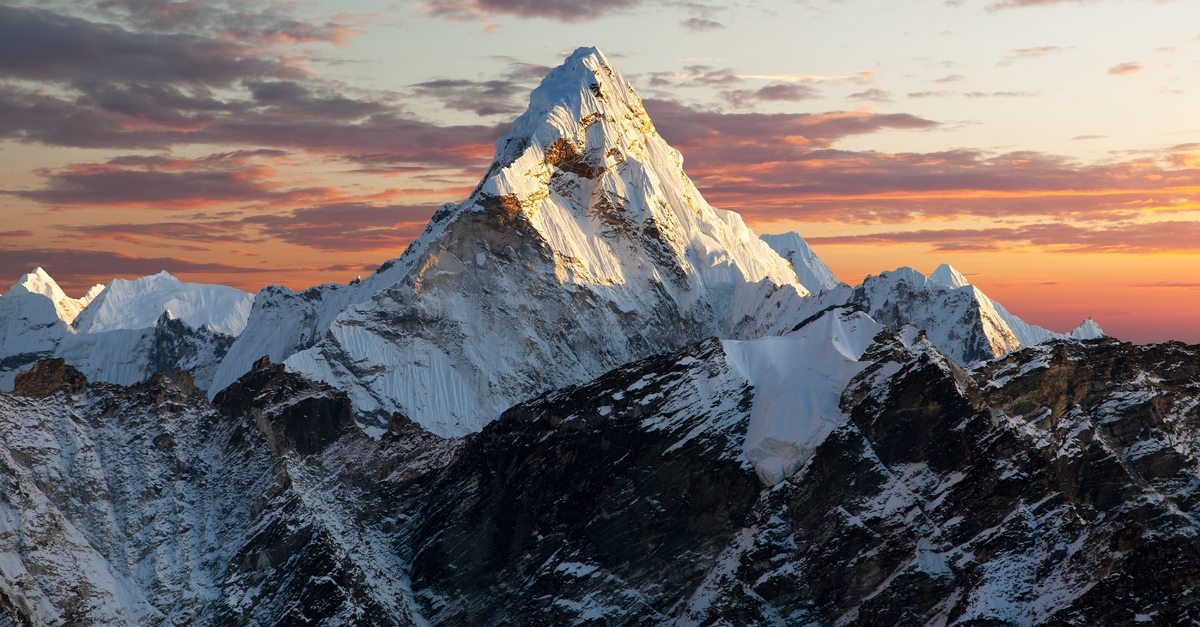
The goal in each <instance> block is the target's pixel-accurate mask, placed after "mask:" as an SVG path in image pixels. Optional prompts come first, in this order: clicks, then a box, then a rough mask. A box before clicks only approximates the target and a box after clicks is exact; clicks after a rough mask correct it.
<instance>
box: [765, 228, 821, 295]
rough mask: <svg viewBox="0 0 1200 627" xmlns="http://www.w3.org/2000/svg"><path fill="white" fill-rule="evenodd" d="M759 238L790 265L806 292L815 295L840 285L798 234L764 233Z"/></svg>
mask: <svg viewBox="0 0 1200 627" xmlns="http://www.w3.org/2000/svg"><path fill="white" fill-rule="evenodd" d="M759 238H761V239H762V241H764V242H766V243H767V245H768V246H770V247H771V249H772V250H774V251H775V252H777V253H779V256H780V257H783V258H784V259H787V260H788V262H789V263H791V264H792V270H793V271H795V273H796V278H798V279H800V284H801V285H803V286H804V287H805V288H807V289H808V291H810V292H813V293H814V294H815V293H817V292H820V291H822V290H831V289H833V288H835V287H837V286H838V285H840V284H841V281H838V280H837V277H835V276H834V275H833V271H832V270H830V269H829V266H827V265H825V262H824V261H821V258H820V257H818V256H817V253H815V252H813V249H812V248H811V247H810V246H809V245H808V242H806V241H804V238H803V237H800V234H799V233H796V232H794V231H792V232H788V233H783V234H780V235H771V234H769V233H766V234H763V235H760V236H759Z"/></svg>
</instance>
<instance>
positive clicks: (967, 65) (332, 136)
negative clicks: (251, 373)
mask: <svg viewBox="0 0 1200 627" xmlns="http://www.w3.org/2000/svg"><path fill="white" fill-rule="evenodd" d="M1197 25H1200V4H1197V3H1194V2H1184V1H1174V2H1170V1H1168V2H1161V1H1154V0H1095V1H1093V2H1076V1H1071V0H1041V1H1032V0H1030V1H1022V2H1011V1H1006V0H958V1H956V2H943V1H942V0H914V1H911V2H892V1H867V0H845V1H837V0H801V1H798V2H797V1H792V0H787V1H778V2H776V1H770V2H745V3H737V4H728V3H723V4H705V3H673V4H666V5H663V4H657V3H651V2H645V1H642V0H619V1H617V2H608V3H595V2H587V1H583V0H558V1H553V2H552V1H549V0H530V1H529V2H521V3H511V2H502V1H499V0H467V1H466V2H453V3H451V2H442V1H441V0H435V1H433V2H424V3H416V4H395V3H391V2H383V1H367V0H355V1H354V2H350V3H344V2H343V3H336V4H335V3H332V2H326V1H324V0H318V1H316V2H313V3H307V4H304V5H292V4H283V5H280V4H274V3H268V2H243V1H238V2H233V1H229V2H198V1H193V2H170V1H168V0H151V1H149V2H136V3H135V2H132V1H131V0H130V1H127V0H117V1H113V2H103V3H99V2H96V3H92V2H83V3H80V2H66V1H64V0H49V1H37V2H33V1H32V0H30V1H24V2H23V1H18V2H17V3H16V4H5V5H0V111H2V112H3V113H2V114H0V216H2V217H3V220H2V221H0V280H7V281H9V282H10V283H11V282H12V281H15V280H16V278H17V277H19V276H20V275H21V274H23V273H25V272H28V271H29V270H31V269H32V268H34V267H36V266H42V267H43V268H45V269H46V270H47V271H48V272H49V273H50V274H51V275H52V276H53V277H54V278H55V279H56V280H57V281H58V282H59V283H60V284H61V285H62V286H63V287H64V288H66V289H67V291H68V292H69V293H71V294H72V295H73V296H78V295H80V294H81V293H82V292H83V291H84V290H85V289H86V288H87V287H88V286H90V285H92V284H94V283H97V282H108V281H109V280H110V279H112V278H114V277H124V278H134V277H137V276H142V275H147V274H154V273H156V272H158V271H159V270H163V269H166V270H169V271H170V272H172V273H174V274H176V275H178V276H180V277H181V278H183V279H185V280H189V281H199V282H213V283H223V284H227V285H232V286H235V287H239V288H241V289H245V290H249V291H254V290H257V289H258V288H260V287H262V286H263V285H265V284H267V283H281V284H286V285H288V286H290V287H292V288H293V289H301V288H304V287H308V286H310V285H313V284H316V283H320V282H328V281H338V282H346V281H349V280H350V279H353V278H354V277H355V276H357V275H360V274H366V273H369V272H371V271H372V270H373V269H374V268H375V267H377V266H378V265H379V264H381V263H382V262H384V261H385V260H387V259H389V258H393V257H396V256H398V255H399V254H400V253H401V252H402V251H403V250H404V247H405V246H406V245H407V243H408V242H409V241H410V240H411V239H412V238H413V237H415V236H416V235H417V234H419V233H420V232H421V230H422V229H423V228H424V227H425V224H426V221H427V220H428V218H429V216H430V215H431V214H432V213H433V211H434V210H436V208H437V207H438V206H439V205H441V204H442V203H444V202H457V201H460V200H462V199H463V198H465V197H466V195H467V194H469V193H470V191H471V190H472V189H473V188H474V186H475V184H476V183H477V182H478V180H479V178H480V177H481V176H482V175H483V173H484V172H485V171H486V169H487V167H488V165H489V163H490V161H491V157H492V151H493V142H494V141H495V140H496V139H497V138H498V137H500V136H501V135H503V134H504V133H505V132H507V130H508V126H509V125H510V124H511V122H512V120H513V119H514V118H515V117H516V116H517V115H518V114H519V113H520V112H521V111H523V110H524V108H525V105H526V103H527V101H528V100H527V99H528V94H529V91H530V90H531V89H532V88H533V87H534V86H536V84H537V83H538V81H539V80H540V78H541V77H542V76H544V75H545V73H546V72H547V71H548V70H549V68H550V67H551V66H553V65H555V64H557V63H558V62H559V61H561V59H562V58H563V56H564V55H565V54H569V53H570V51H571V50H573V49H574V48H576V47H577V46H583V45H588V46H597V47H599V48H600V49H602V50H603V51H604V52H605V54H606V55H607V56H608V57H609V58H610V59H611V60H612V62H613V64H614V65H615V66H616V68H617V69H618V70H620V71H621V72H622V73H623V74H624V75H625V76H626V77H627V78H628V79H629V80H630V81H631V82H632V83H633V84H634V85H635V86H636V87H637V89H638V91H639V94H640V95H641V97H642V98H643V99H644V100H645V104H646V108H647V111H648V112H649V114H650V116H651V118H652V119H653V120H654V123H655V126H656V127H657V130H658V132H659V133H660V134H661V135H662V136H663V137H664V138H665V139H666V140H667V141H668V142H669V143H671V144H672V145H673V146H674V147H675V148H677V149H679V150H680V151H681V152H682V153H683V155H684V157H685V164H684V167H685V169H686V170H687V172H688V174H689V176H691V177H692V178H693V179H694V180H695V182H696V184H697V186H698V187H699V188H700V189H701V191H702V192H703V193H704V194H705V197H706V199H707V200H708V201H709V202H710V203H711V204H712V205H714V206H716V207H720V208H722V209H729V210H734V211H737V212H739V213H741V214H742V215H743V216H744V218H745V220H746V222H747V224H749V225H750V226H751V227H752V228H753V229H754V230H755V231H756V232H758V233H779V232H786V231H791V230H794V231H796V232H799V233H800V234H802V235H803V236H804V237H805V238H807V239H808V240H809V241H810V243H811V244H812V246H813V248H814V249H815V250H816V252H817V254H818V255H820V256H821V257H822V259H824V260H825V261H826V263H827V264H828V265H829V266H830V268H831V269H832V270H833V271H834V273H835V274H837V276H838V277H839V278H840V279H841V280H843V281H846V282H848V283H851V284H853V283H857V282H858V281H860V280H861V279H862V278H863V277H864V276H866V275H867V274H878V273H879V272H880V271H884V270H891V269H895V268H897V267H900V266H910V267H913V268H915V269H917V270H919V271H922V272H924V273H929V272H931V271H932V270H933V268H935V267H936V266H937V265H938V264H940V263H943V262H949V263H951V264H953V265H954V266H955V267H956V268H958V269H959V270H960V271H962V272H963V274H965V275H966V276H967V278H968V279H970V280H971V282H972V283H974V284H976V285H978V286H979V287H980V288H981V289H982V290H983V291H984V292H985V293H987V294H988V295H989V296H991V297H992V298H994V299H995V300H997V301H999V302H1001V303H1003V304H1004V305H1005V306H1006V307H1007V308H1008V309H1009V310H1010V311H1012V312H1013V313H1015V314H1017V315H1019V316H1021V317H1022V318H1024V319H1025V320H1026V321H1028V322H1030V323H1033V324H1039V325H1043V326H1046V327H1048V328H1050V329H1053V330H1055V331H1068V330H1070V329H1071V328H1073V327H1075V325H1077V324H1078V323H1079V321H1080V320H1082V319H1083V318H1085V317H1087V316H1091V317H1093V318H1095V319H1096V321H1097V322H1099V323H1100V325H1101V326H1102V327H1103V328H1104V330H1105V331H1106V332H1108V333H1109V334H1111V335H1113V336H1116V337H1118V338H1121V339H1125V340H1131V341H1136V342H1153V341H1162V340H1168V339H1178V340H1184V341H1187V342H1200V279H1197V278H1196V277H1200V119H1197V116H1196V114H1195V112H1196V111H1198V110H1200V26H1197ZM5 277H7V278H5ZM5 285H7V284H5ZM0 289H3V287H2V286H0Z"/></svg>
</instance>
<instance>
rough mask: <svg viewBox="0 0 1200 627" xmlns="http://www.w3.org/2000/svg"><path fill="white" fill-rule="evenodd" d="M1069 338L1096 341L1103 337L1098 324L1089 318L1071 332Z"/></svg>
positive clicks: (1103, 334)
mask: <svg viewBox="0 0 1200 627" xmlns="http://www.w3.org/2000/svg"><path fill="white" fill-rule="evenodd" d="M1070 336H1071V337H1072V338H1075V339H1077V340H1097V339H1100V338H1102V337H1105V333H1104V330H1103V329H1101V328H1100V324H1099V323H1097V322H1096V321H1095V320H1092V318H1091V317H1090V316H1089V317H1088V318H1086V319H1085V320H1084V321H1083V322H1080V323H1079V326H1078V327H1075V330H1074V331H1071V333H1070Z"/></svg>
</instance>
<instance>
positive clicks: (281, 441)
mask: <svg viewBox="0 0 1200 627" xmlns="http://www.w3.org/2000/svg"><path fill="white" fill-rule="evenodd" d="M213 405H214V406H216V407H217V409H218V410H219V411H220V412H221V413H222V414H224V415H226V416H231V417H232V416H245V417H248V418H249V419H251V420H253V421H254V423H255V424H257V425H258V428H259V429H260V430H261V431H262V433H263V435H264V436H266V438H267V441H268V442H270V443H271V450H272V451H273V452H274V453H275V454H276V455H283V454H284V453H287V452H289V451H296V452H298V453H300V454H302V455H312V454H315V453H319V452H321V451H322V450H324V449H325V447H327V446H328V445H329V444H331V443H332V442H334V441H336V440H337V439H338V438H341V437H342V436H343V435H345V434H347V433H351V432H358V427H357V425H356V423H355V421H354V412H353V410H352V409H351V408H350V400H349V399H348V398H346V395H345V394H344V393H342V392H340V391H338V390H335V389H333V388H331V387H329V386H328V385H325V384H324V383H317V382H313V381H309V380H308V379H305V378H304V377H301V376H299V375H296V374H293V373H289V372H287V369H286V368H284V366H283V365H282V364H279V365H272V364H271V362H270V359H268V358H266V357H263V358H262V359H259V360H258V361H257V362H255V364H254V368H253V369H252V370H251V371H250V372H248V373H246V374H245V375H243V376H242V378H241V379H238V381H237V383H234V384H233V385H231V386H229V387H227V388H225V389H224V390H222V391H221V392H220V393H218V394H217V396H216V398H214V399H213ZM359 433H361V432H359Z"/></svg>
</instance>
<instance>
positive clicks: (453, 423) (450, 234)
mask: <svg viewBox="0 0 1200 627" xmlns="http://www.w3.org/2000/svg"><path fill="white" fill-rule="evenodd" d="M682 163H683V159H682V157H681V156H680V154H679V153H678V152H677V151H675V150H674V149H672V148H671V147H670V146H668V145H667V144H666V142H665V141H663V139H662V138H661V137H659V136H658V134H657V133H656V132H655V130H654V126H653V124H652V123H651V121H650V119H649V118H648V117H647V116H646V112H645V110H644V109H643V107H642V104H641V100H640V99H639V98H638V97H637V94H636V93H635V92H634V91H633V88H632V87H631V86H630V85H629V83H628V82H627V81H625V79H624V78H623V77H621V75H620V74H618V73H617V72H616V71H615V70H614V69H613V68H612V66H611V65H610V64H609V62H608V60H607V59H605V58H604V56H603V55H602V54H601V53H600V52H598V51H596V50H594V49H590V48H582V49H580V50H578V51H576V52H575V53H574V54H573V55H571V56H570V57H569V58H568V59H567V60H566V61H565V62H564V63H563V65H561V66H560V67H558V68H556V69H554V70H553V71H552V72H551V73H550V74H549V75H548V76H547V77H546V79H545V80H544V81H543V82H542V84H541V85H540V86H539V87H538V88H537V89H536V90H534V92H533V93H532V94H531V96H530V104H529V109H528V110H527V111H526V112H525V113H524V114H523V115H522V116H520V117H519V118H518V119H517V120H516V121H515V122H514V124H513V129H512V132H511V133H510V134H509V135H507V136H505V137H503V138H501V139H500V140H498V141H497V143H496V158H495V162H494V163H493V164H492V166H491V168H489V170H488V173H487V175H486V176H485V177H484V179H483V180H482V181H481V183H480V184H479V186H478V187H477V188H476V190H475V191H474V192H473V193H472V194H471V196H470V198H468V199H467V200H466V201H465V202H464V203H462V204H461V205H457V206H447V207H443V209H442V210H440V211H439V212H438V213H437V214H435V216H434V218H433V220H432V221H431V224H430V227H429V229H428V230H427V232H426V235H425V236H423V237H424V238H425V239H424V240H423V241H421V242H420V243H419V244H417V245H415V246H413V247H410V249H409V251H408V252H406V255H405V257H402V258H401V260H400V261H401V262H402V263H401V264H400V265H402V266H403V267H401V268H398V269H399V270H401V271H403V273H404V274H403V277H402V278H401V279H400V280H399V281H398V282H393V283H390V284H388V283H387V282H383V281H375V282H374V283H373V284H372V289H376V290H377V291H376V292H375V293H374V294H373V295H372V296H371V298H370V299H369V300H363V301H361V302H357V304H352V305H350V306H349V307H348V308H347V309H346V310H345V311H344V312H342V313H341V314H340V315H339V316H338V317H337V319H336V320H335V321H334V322H333V323H332V324H331V325H330V327H329V330H328V333H327V334H326V335H325V336H324V337H323V338H322V339H321V341H320V343H318V344H316V345H315V346H313V347H311V348H308V349H306V350H303V351H302V352H299V353H297V354H295V355H292V356H290V357H288V358H287V361H286V363H287V366H288V367H289V368H291V369H293V370H294V371H296V372H301V373H304V374H305V375H307V376H310V377H313V378H315V379H318V380H322V381H326V382H328V383H331V384H333V385H335V386H336V387H339V388H341V389H344V390H346V391H347V392H348V393H349V394H350V397H351V399H352V401H353V402H354V404H355V407H356V409H358V410H359V411H360V412H361V413H362V415H364V416H365V417H366V419H367V420H368V421H373V422H374V423H375V424H376V425H379V426H382V425H384V424H387V421H388V417H389V416H390V415H391V414H392V413H393V412H399V413H401V414H403V415H405V416H407V417H409V418H411V419H412V420H414V421H416V422H418V423H419V424H421V425H423V426H425V427H427V428H429V429H431V430H433V431H434V432H436V433H439V434H442V435H451V434H454V435H457V434H463V433H468V432H472V431H477V430H478V429H479V428H480V427H482V426H483V425H484V424H485V423H487V422H488V421H490V420H492V419H494V418H495V417H496V416H498V415H499V414H500V412H501V411H502V410H503V409H505V408H506V407H508V406H510V405H511V404H513V403H515V402H517V401H520V400H522V399H525V398H529V397H530V396H533V395H535V394H537V393H539V392H542V391H545V390H548V389H553V388H556V387H560V386H563V385H567V384H570V383H577V382H581V381H585V380H588V379H589V378H591V377H593V376H595V375H597V374H599V373H601V372H604V371H605V370H607V369H610V368H613V367H616V366H619V365H621V364H623V363H627V362H629V361H632V360H634V359H638V358H640V357H644V356H647V355H651V354H654V353H657V352H661V351H665V350H670V349H674V348H678V347H680V346H683V345H685V344H687V343H688V342H692V341H695V340H698V339H700V338H703V337H708V336H713V335H717V336H722V337H753V336H756V335H760V334H762V333H764V332H770V331H776V332H778V331H786V330H788V329H790V327H791V326H794V324H795V323H796V322H798V321H799V320H801V319H803V318H804V317H805V314H808V315H811V313H812V312H811V311H809V310H806V309H805V307H806V306H807V305H806V304H805V302H804V301H805V299H803V298H800V297H801V296H803V295H805V294H807V290H805V289H804V287H803V286H802V285H801V284H800V283H799V281H798V280H797V277H796V275H795V273H794V272H793V271H792V270H791V268H790V267H789V265H788V263H787V262H786V261H785V260H784V259H782V258H781V257H780V256H779V255H777V254H776V253H775V252H774V251H772V250H771V249H770V247H769V246H768V245H767V244H766V243H764V242H763V241H761V240H760V239H758V238H757V237H755V236H754V234H753V233H752V232H751V231H750V230H749V229H748V228H746V226H745V224H744V223H743V222H742V220H741V218H740V217H739V216H738V215H737V214H734V213H731V212H727V211H721V210H718V209H714V208H713V207H711V206H709V205H708V204H707V203H706V202H705V201H704V199H703V198H702V197H701V196H700V193H699V191H697V190H696V188H695V186H694V185H693V184H692V183H691V181H690V179H688V177H687V175H686V174H685V173H684V171H683V169H682ZM393 269H397V268H396V267H395V266H393V267H389V268H388V269H387V270H385V272H391V271H392V270H393ZM366 283H367V281H364V284H366ZM380 283H384V285H382V286H380V285H379V284H380ZM361 289H362V288H360V290H361ZM358 294H362V292H361V291H360V292H358ZM350 300H351V301H352V302H353V301H354V300H356V298H352V299H350ZM266 317H267V316H264V318H266ZM316 328H319V326H318V327H316ZM256 333H257V332H256ZM245 343H246V344H247V345H250V341H249V340H246V341H245ZM289 344H290V345H293V346H294V345H299V344H302V343H301V342H297V341H294V340H293V339H291V338H287V339H284V340H283V341H278V342H266V341H264V342H263V343H262V344H261V345H262V346H266V345H271V346H285V345H289ZM235 349H236V350H237V351H238V352H237V359H238V360H239V362H240V363H238V364H235V365H231V366H230V369H229V370H228V371H226V370H223V371H222V372H221V378H220V379H219V382H223V381H225V380H226V379H227V378H229V377H231V376H236V371H237V370H238V369H239V368H240V367H244V363H245V362H246V361H247V360H249V359H251V355H250V354H249V353H247V352H245V351H242V350H241V349H240V347H235ZM231 354H232V353H231ZM231 363H232V362H231ZM218 385H219V383H218Z"/></svg>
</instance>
